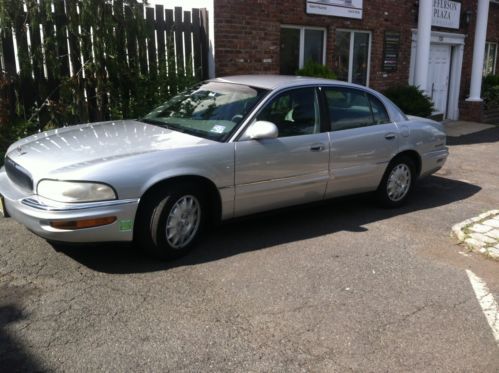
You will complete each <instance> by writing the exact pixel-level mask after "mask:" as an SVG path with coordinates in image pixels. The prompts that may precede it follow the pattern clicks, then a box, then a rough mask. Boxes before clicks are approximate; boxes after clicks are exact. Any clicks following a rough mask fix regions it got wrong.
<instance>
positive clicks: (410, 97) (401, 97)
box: [383, 85, 434, 117]
mask: <svg viewBox="0 0 499 373" xmlns="http://www.w3.org/2000/svg"><path fill="white" fill-rule="evenodd" d="M383 94H384V95H385V96H386V97H388V98H389V99H390V100H392V101H393V102H394V103H395V104H396V105H397V106H398V107H399V108H400V109H401V110H402V111H403V112H404V113H406V114H408V115H416V116H418V117H429V116H430V115H431V113H432V112H433V109H434V107H433V102H432V101H431V99H430V98H429V97H428V96H427V95H425V94H424V92H423V91H421V90H420V89H419V88H418V87H415V86H412V85H406V86H395V87H391V88H388V89H387V90H385V91H384V92H383Z"/></svg>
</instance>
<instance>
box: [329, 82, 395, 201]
mask: <svg viewBox="0 0 499 373" xmlns="http://www.w3.org/2000/svg"><path fill="white" fill-rule="evenodd" d="M323 92H324V96H325V102H326V106H327V109H328V110H327V111H328V114H329V120H330V125H331V127H330V131H331V132H330V140H331V145H330V146H331V162H330V180H329V182H328V186H327V191H326V197H334V196H340V195H346V194H351V193H361V192H366V191H371V190H375V189H376V188H377V187H378V185H379V183H380V181H381V178H382V177H383V173H384V171H385V169H386V167H387V165H388V163H389V162H390V160H391V159H392V158H393V156H394V155H395V154H396V152H397V151H398V147H399V130H398V127H397V125H396V124H395V123H394V122H392V121H391V120H390V118H389V116H388V113H387V110H386V108H385V107H384V105H383V104H382V102H381V101H380V100H379V99H377V98H376V97H375V96H374V95H372V94H370V93H369V92H366V91H364V90H361V89H356V88H349V87H326V88H325V89H324V90H323Z"/></svg>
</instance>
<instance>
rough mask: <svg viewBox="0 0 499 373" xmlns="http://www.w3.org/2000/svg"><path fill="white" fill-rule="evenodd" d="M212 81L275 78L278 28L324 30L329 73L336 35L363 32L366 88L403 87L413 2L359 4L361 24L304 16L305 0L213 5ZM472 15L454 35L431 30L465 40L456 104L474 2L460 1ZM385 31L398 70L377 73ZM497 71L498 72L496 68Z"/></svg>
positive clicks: (498, 31) (368, 0)
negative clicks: (394, 35) (391, 35)
mask: <svg viewBox="0 0 499 373" xmlns="http://www.w3.org/2000/svg"><path fill="white" fill-rule="evenodd" d="M214 3H215V4H214V12H215V44H216V46H215V58H216V61H215V65H216V75H217V76H224V75H233V74H255V73H260V74H262V73H263V74H278V73H279V48H280V45H279V44H280V27H281V25H296V26H314V27H323V28H325V29H326V30H327V45H326V48H327V51H326V52H327V54H326V56H327V58H326V64H327V65H328V66H329V67H330V68H331V69H332V70H333V71H334V70H335V66H334V53H335V48H334V45H335V41H336V40H335V35H336V30H337V29H352V30H365V31H370V32H371V33H372V44H371V65H370V84H369V85H370V86H371V87H372V88H374V89H378V90H383V89H385V88H386V87H388V86H390V85H395V84H407V82H408V80H409V64H410V55H411V36H412V30H411V29H413V28H417V12H418V8H417V5H416V1H412V0H411V1H400V0H364V15H363V19H362V20H355V19H348V18H340V17H325V16H318V15H307V14H306V13H305V0H252V1H245V0H216V1H215V2H214ZM469 9H470V10H472V12H473V14H472V17H471V23H470V24H469V25H467V24H466V23H465V22H464V20H462V21H461V28H460V29H459V30H451V29H444V28H438V27H434V28H433V30H435V31H443V32H455V33H461V34H465V35H466V38H465V50H464V60H463V73H462V80H461V89H460V98H461V101H464V99H465V98H466V96H467V95H468V93H469V81H470V77H471V64H472V59H473V39H474V31H475V24H476V10H477V0H463V1H462V14H463V18H464V13H465V11H466V10H469ZM385 31H397V32H400V35H401V44H400V45H401V47H400V55H399V60H398V70H397V71H396V72H393V73H385V72H383V71H382V63H383V61H382V58H383V56H382V55H383V41H384V33H385ZM487 40H488V41H497V42H499V4H494V3H491V4H490V12H489V27H488V35H487ZM498 71H499V68H498Z"/></svg>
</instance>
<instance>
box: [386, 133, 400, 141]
mask: <svg viewBox="0 0 499 373" xmlns="http://www.w3.org/2000/svg"><path fill="white" fill-rule="evenodd" d="M396 137H397V135H395V134H394V133H387V134H386V135H385V139H387V140H393V139H395V138H396Z"/></svg>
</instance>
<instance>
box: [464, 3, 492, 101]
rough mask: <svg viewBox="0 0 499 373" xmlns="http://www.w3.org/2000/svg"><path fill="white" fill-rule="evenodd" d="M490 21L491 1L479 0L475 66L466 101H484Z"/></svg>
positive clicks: (474, 48) (474, 54)
mask: <svg viewBox="0 0 499 373" xmlns="http://www.w3.org/2000/svg"><path fill="white" fill-rule="evenodd" d="M488 21H489V0H478V11H477V15H476V28H475V42H474V44H473V65H472V67H471V83H470V97H469V98H468V99H467V100H466V101H482V99H481V98H480V92H481V90H482V72H483V59H484V57H485V41H486V38H487V24H488Z"/></svg>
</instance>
